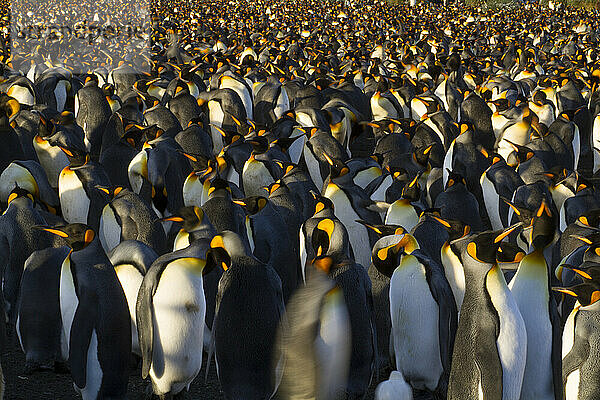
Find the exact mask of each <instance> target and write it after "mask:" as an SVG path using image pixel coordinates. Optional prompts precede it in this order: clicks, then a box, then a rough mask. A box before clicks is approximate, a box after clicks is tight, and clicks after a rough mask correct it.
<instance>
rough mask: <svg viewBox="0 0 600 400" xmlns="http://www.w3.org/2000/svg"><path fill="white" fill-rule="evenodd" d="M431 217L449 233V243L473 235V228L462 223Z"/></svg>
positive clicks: (435, 216)
mask: <svg viewBox="0 0 600 400" xmlns="http://www.w3.org/2000/svg"><path fill="white" fill-rule="evenodd" d="M431 216H432V218H433V219H434V220H436V221H437V222H439V223H440V224H441V225H442V226H443V227H444V228H445V229H446V230H447V231H448V242H453V241H455V240H458V239H461V238H463V237H465V236H467V235H468V234H469V233H471V227H470V226H469V225H467V224H465V223H464V222H462V221H459V220H455V219H446V218H441V217H439V216H437V215H433V214H432V215H431Z"/></svg>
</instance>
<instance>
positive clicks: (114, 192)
mask: <svg viewBox="0 0 600 400" xmlns="http://www.w3.org/2000/svg"><path fill="white" fill-rule="evenodd" d="M96 189H98V190H99V191H100V192H102V193H104V195H105V196H106V198H107V200H108V201H109V202H110V201H111V200H113V199H115V198H116V197H117V196H118V195H119V194H121V193H122V192H123V189H124V188H123V186H114V187H106V186H100V185H96Z"/></svg>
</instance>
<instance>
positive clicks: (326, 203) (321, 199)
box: [311, 192, 334, 215]
mask: <svg viewBox="0 0 600 400" xmlns="http://www.w3.org/2000/svg"><path fill="white" fill-rule="evenodd" d="M311 194H312V196H313V198H314V199H315V212H314V215H316V214H318V213H320V212H321V211H323V210H331V211H334V205H333V202H332V201H331V200H330V199H329V198H327V197H325V196H321V195H319V194H316V193H314V192H311Z"/></svg>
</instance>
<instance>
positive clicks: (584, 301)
mask: <svg viewBox="0 0 600 400" xmlns="http://www.w3.org/2000/svg"><path fill="white" fill-rule="evenodd" d="M552 290H555V291H557V292H560V293H564V294H566V295H569V296H573V297H575V298H576V299H577V300H578V301H579V303H580V304H581V305H582V306H584V307H587V306H591V305H593V304H596V303H597V302H598V301H600V286H599V285H598V284H597V283H592V282H585V283H581V284H579V285H575V286H572V287H569V288H563V287H553V288H552Z"/></svg>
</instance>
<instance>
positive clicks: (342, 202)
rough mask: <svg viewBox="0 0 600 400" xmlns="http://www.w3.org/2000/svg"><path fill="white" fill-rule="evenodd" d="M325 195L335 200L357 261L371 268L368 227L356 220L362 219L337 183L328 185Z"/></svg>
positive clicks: (337, 214)
mask: <svg viewBox="0 0 600 400" xmlns="http://www.w3.org/2000/svg"><path fill="white" fill-rule="evenodd" d="M325 197H327V198H328V199H330V200H331V201H332V202H333V205H334V208H335V215H336V216H337V217H338V218H339V219H340V221H341V222H342V223H343V224H344V226H345V227H346V229H347V230H348V237H349V239H350V244H351V245H352V250H353V251H354V258H355V259H356V262H357V263H359V264H361V265H362V266H363V267H365V268H369V265H370V264H371V245H370V244H369V234H368V232H367V228H365V227H364V226H363V225H361V224H359V223H358V222H356V220H357V219H361V218H360V216H359V215H358V214H357V213H356V211H354V209H353V208H352V204H350V201H349V199H348V197H347V196H346V194H345V193H344V191H343V190H341V189H340V188H339V187H338V186H337V185H333V184H330V185H328V186H327V189H326V190H325Z"/></svg>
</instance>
